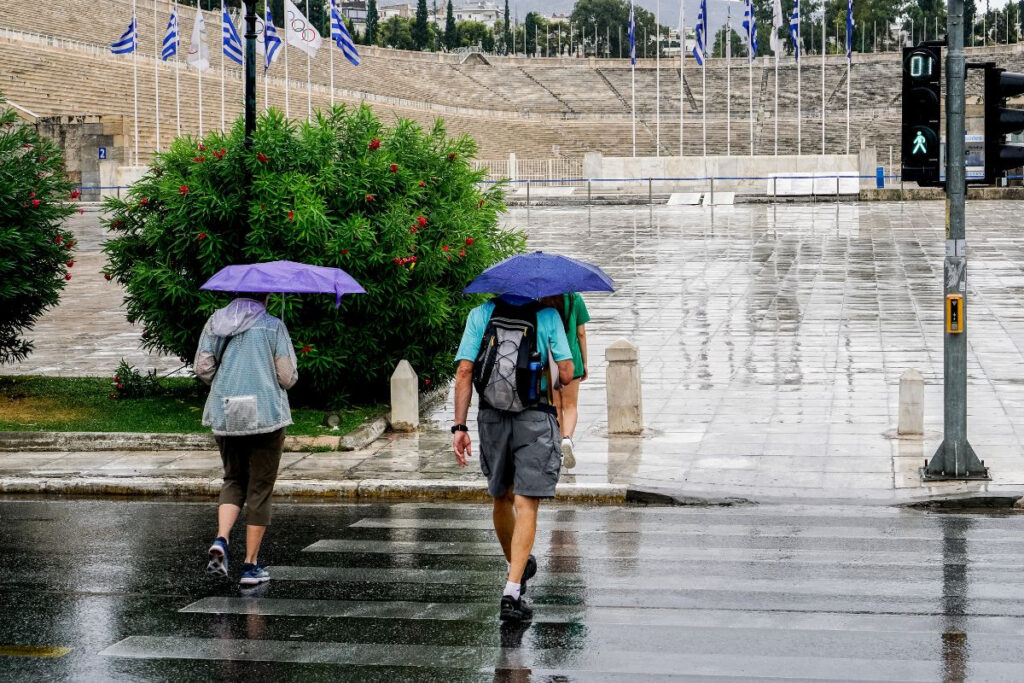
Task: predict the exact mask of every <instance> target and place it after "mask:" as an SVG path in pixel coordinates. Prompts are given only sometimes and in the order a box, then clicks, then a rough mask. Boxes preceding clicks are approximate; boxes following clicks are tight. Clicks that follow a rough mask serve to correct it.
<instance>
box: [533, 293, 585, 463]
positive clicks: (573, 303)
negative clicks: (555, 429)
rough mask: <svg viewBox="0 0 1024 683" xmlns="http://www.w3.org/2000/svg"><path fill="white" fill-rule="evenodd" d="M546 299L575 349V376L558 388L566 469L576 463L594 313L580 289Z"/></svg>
mask: <svg viewBox="0 0 1024 683" xmlns="http://www.w3.org/2000/svg"><path fill="white" fill-rule="evenodd" d="M543 301H544V303H545V304H547V305H548V306H551V307H552V308H554V309H555V310H556V311H558V313H559V315H560V316H561V317H562V323H563V324H564V325H565V336H566V338H567V339H568V340H569V350H570V351H571V352H572V364H573V376H572V377H573V379H572V381H571V382H569V383H568V384H566V385H564V386H562V388H561V389H560V390H559V391H556V392H554V403H555V408H556V409H557V410H558V424H559V425H560V427H561V429H562V464H563V465H564V466H565V468H566V469H572V468H573V467H575V466H576V454H575V452H574V448H575V444H574V443H573V440H572V438H573V435H574V434H575V433H576V423H577V421H578V420H579V400H580V382H585V381H586V379H587V376H588V373H587V328H586V324H587V323H588V322H590V313H589V312H588V311H587V305H586V304H585V303H583V297H582V296H580V294H579V293H578V292H571V293H569V294H563V295H561V296H552V297H547V298H546V299H544V300H543Z"/></svg>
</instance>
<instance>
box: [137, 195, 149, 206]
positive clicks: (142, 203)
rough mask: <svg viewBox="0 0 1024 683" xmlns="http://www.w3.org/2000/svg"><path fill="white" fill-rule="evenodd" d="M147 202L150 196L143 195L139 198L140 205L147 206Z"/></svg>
mask: <svg viewBox="0 0 1024 683" xmlns="http://www.w3.org/2000/svg"><path fill="white" fill-rule="evenodd" d="M146 204H149V197H143V198H142V199H140V200H139V206H145V205H146Z"/></svg>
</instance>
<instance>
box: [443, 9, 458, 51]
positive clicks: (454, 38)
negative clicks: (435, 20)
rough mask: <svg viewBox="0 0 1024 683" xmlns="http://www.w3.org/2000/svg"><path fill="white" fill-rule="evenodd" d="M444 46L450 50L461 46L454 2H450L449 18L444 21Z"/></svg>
mask: <svg viewBox="0 0 1024 683" xmlns="http://www.w3.org/2000/svg"><path fill="white" fill-rule="evenodd" d="M444 46H445V47H446V48H448V49H449V50H454V49H455V48H457V47H458V46H459V28H458V27H457V26H456V25H455V11H454V10H453V9H452V0H448V17H447V18H446V19H445V21H444Z"/></svg>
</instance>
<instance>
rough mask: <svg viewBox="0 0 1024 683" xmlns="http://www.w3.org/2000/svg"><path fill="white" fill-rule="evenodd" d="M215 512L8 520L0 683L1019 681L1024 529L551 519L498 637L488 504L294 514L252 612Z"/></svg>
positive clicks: (83, 513)
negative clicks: (229, 572) (50, 653)
mask: <svg viewBox="0 0 1024 683" xmlns="http://www.w3.org/2000/svg"><path fill="white" fill-rule="evenodd" d="M213 514H214V506H213V504H211V503H208V502H203V503H189V502H163V501H161V502H143V501H92V500H59V499H46V500H31V499H11V498H7V499H4V500H2V501H0V615H2V621H0V680H5V681H6V680H17V681H20V680H33V681H35V680H76V681H100V680H103V681H114V680H116V681H122V680H179V681H180V680H202V679H212V680H245V681H254V680H271V679H272V680H275V681H277V680H280V681H288V680H331V681H334V680H360V681H376V680H381V681H383V680H388V681H393V680H419V681H432V680H437V681H463V680H465V681H491V680H502V681H504V680H509V681H519V680H533V681H548V680H559V681H565V680H578V681H595V680H635V681H641V680H643V681H647V680H661V679H663V678H664V679H669V678H677V679H683V680H706V679H712V680H752V679H762V678H763V679H776V680H777V679H802V680H862V681H863V680H872V681H874V680H877V681H883V680H884V681H941V680H947V681H957V680H979V681H982V680H983V681H997V680H1005V681H1014V680H1020V679H1021V663H1022V662H1024V638H1022V635H1024V569H1022V565H1024V537H1022V533H1021V532H1022V531H1024V516H1014V515H948V514H934V513H924V512H919V511H901V510H895V509H891V508H877V507H875V508H855V507H769V506H758V507H740V508H685V509H679V508H676V509H664V508H572V507H565V506H555V505H550V506H547V507H546V508H544V509H543V510H542V521H541V525H540V533H539V537H538V542H537V550H536V554H537V556H538V558H539V561H540V572H539V574H538V576H537V579H536V580H535V581H534V582H533V583H532V584H531V588H530V593H531V594H532V596H533V598H534V605H535V608H536V619H535V622H534V623H533V624H532V625H530V626H527V627H522V628H503V627H502V626H500V625H499V622H498V620H497V601H498V597H499V594H500V591H501V587H502V585H503V576H502V575H503V572H504V562H503V561H502V559H501V558H500V557H499V556H498V554H497V552H498V551H497V545H496V543H495V542H493V540H492V535H491V531H490V527H489V517H490V514H489V509H488V508H487V507H483V506H474V505H457V504H439V505H428V504H394V505H360V506H357V505H342V504H309V503H304V504H288V505H285V504H279V505H277V507H276V512H275V520H274V525H273V526H272V527H271V530H270V533H269V534H268V538H267V542H266V545H265V551H264V558H265V560H266V561H267V562H268V563H269V564H270V565H271V573H272V575H273V576H274V579H273V581H272V582H271V583H270V584H269V585H267V586H264V587H261V588H260V589H257V590H256V591H255V592H254V593H251V594H245V593H243V592H242V591H240V590H239V588H238V587H237V586H236V585H234V584H231V583H224V582H218V581H213V580H210V579H208V578H207V577H205V576H204V575H203V574H202V572H201V564H202V554H203V551H204V549H205V546H206V544H207V543H208V542H209V540H210V536H211V532H210V530H211V528H212V527H211V525H212V523H213ZM239 540H240V539H239ZM237 573H238V567H237V565H236V566H235V567H233V574H234V575H236V576H237ZM12 646H37V647H42V648H47V647H63V648H70V652H68V653H67V654H64V655H63V656H58V657H41V656H31V655H32V653H29V656H25V653H24V652H22V655H21V656H9V655H10V653H11V652H12V650H11V647H12ZM45 653H46V651H45V650H41V651H37V652H36V653H35V654H36V655H38V654H45ZM5 654H6V655H7V656H3V655H5Z"/></svg>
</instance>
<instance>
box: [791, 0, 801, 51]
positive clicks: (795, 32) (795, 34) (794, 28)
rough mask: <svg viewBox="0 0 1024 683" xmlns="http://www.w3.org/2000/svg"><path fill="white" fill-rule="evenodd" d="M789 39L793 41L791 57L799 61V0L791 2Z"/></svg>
mask: <svg viewBox="0 0 1024 683" xmlns="http://www.w3.org/2000/svg"><path fill="white" fill-rule="evenodd" d="M789 37H790V39H792V41H793V56H794V57H796V61H798V62H799V61H800V0H793V14H791V15H790V16H789Z"/></svg>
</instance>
